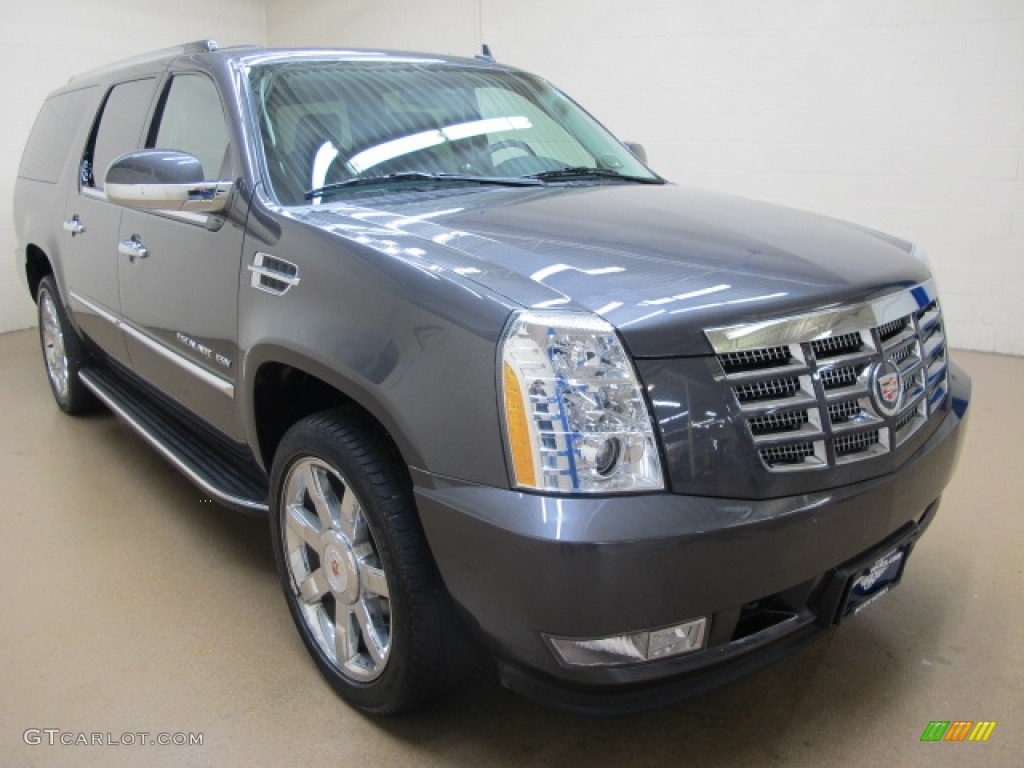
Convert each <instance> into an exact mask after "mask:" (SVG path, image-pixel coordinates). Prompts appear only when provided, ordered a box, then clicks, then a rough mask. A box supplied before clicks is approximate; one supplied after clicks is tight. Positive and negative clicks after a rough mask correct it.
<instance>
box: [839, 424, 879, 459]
mask: <svg viewBox="0 0 1024 768" xmlns="http://www.w3.org/2000/svg"><path fill="white" fill-rule="evenodd" d="M878 442H879V435H878V430H877V429H876V430H874V431H872V432H858V433H856V434H854V435H840V436H839V437H837V438H835V441H834V445H835V451H836V456H847V455H849V454H851V453H860V452H862V451H866V450H867V449H868V448H870V447H871V446H873V445H877V444H878Z"/></svg>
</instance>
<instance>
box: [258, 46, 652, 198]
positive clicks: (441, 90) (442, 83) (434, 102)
mask: <svg viewBox="0 0 1024 768" xmlns="http://www.w3.org/2000/svg"><path fill="white" fill-rule="evenodd" d="M249 78H250V86H251V88H252V94H253V102H254V103H255V105H256V112H257V119H258V122H259V127H260V133H261V134H262V139H263V148H264V152H265V153H266V163H267V169H268V171H269V173H270V184H271V187H272V189H273V192H274V194H275V196H276V197H277V199H278V201H279V202H281V203H282V204H284V205H307V204H309V202H310V200H311V201H312V203H313V204H318V203H320V202H321V200H322V198H321V195H320V194H317V191H318V190H321V189H322V188H324V187H330V186H331V185H338V184H339V182H345V181H348V180H350V179H357V178H369V177H387V176H392V175H395V176H394V178H395V179H401V178H403V177H402V174H410V173H415V174H431V175H436V174H446V175H452V176H454V177H456V178H464V177H467V176H472V177H486V178H487V179H490V180H491V181H498V180H500V179H511V178H520V177H524V176H531V175H534V174H543V173H544V172H546V171H557V170H560V169H563V168H574V169H581V168H593V169H599V170H602V171H606V172H609V173H607V174H605V175H603V176H594V177H592V180H594V181H599V180H602V179H607V178H608V177H614V176H616V175H618V174H621V175H622V176H623V177H634V178H636V179H637V180H644V181H651V180H657V179H658V177H657V176H655V175H653V174H652V173H651V172H650V171H649V170H647V168H645V167H644V166H643V164H641V163H640V161H638V160H637V159H636V158H635V157H634V156H633V155H632V154H631V153H630V152H629V151H628V150H627V149H626V148H625V147H623V146H622V145H621V144H620V143H619V142H618V141H617V140H616V139H615V138H614V137H613V136H611V134H609V133H608V132H607V131H606V130H605V129H604V128H603V127H601V125H600V124H598V123H597V122H596V121H595V120H594V119H593V118H592V117H590V116H589V115H588V114H587V113H586V112H584V111H583V110H582V109H580V108H579V107H578V106H577V105H576V104H575V103H574V102H573V101H572V100H571V99H569V98H568V97H566V96H565V95H564V94H562V93H560V92H559V91H557V90H555V89H554V88H552V87H551V86H550V85H548V84H547V83H545V82H544V81H543V80H541V79H539V78H536V77H533V76H532V75H528V74H525V73H521V72H505V71H501V70H492V69H486V68H478V67H473V66H461V65H454V64H447V63H444V62H423V61H415V62H405V61H387V62H362V61H323V60H321V61H304V62H295V61H292V62H287V63H271V64H261V65H256V66H254V67H253V68H252V69H251V71H250V74H249ZM405 178H406V179H408V178H409V177H408V176H406V177H405ZM359 188H365V187H361V185H359V184H354V185H342V186H341V187H336V188H335V189H334V190H333V191H335V192H340V191H342V190H345V191H346V192H352V191H355V190H357V189H359ZM311 192H312V193H313V194H309V193H311ZM306 197H308V198H309V200H307V199H304V198H306Z"/></svg>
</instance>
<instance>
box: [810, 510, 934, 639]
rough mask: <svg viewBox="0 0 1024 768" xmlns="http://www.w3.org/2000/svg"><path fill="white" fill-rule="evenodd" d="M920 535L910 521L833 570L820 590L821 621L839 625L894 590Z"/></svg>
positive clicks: (819, 609) (818, 604) (827, 625)
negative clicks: (855, 558)
mask: <svg viewBox="0 0 1024 768" xmlns="http://www.w3.org/2000/svg"><path fill="white" fill-rule="evenodd" d="M920 535H921V529H920V528H919V527H918V526H917V525H914V524H910V525H908V526H906V527H905V528H904V529H902V530H901V531H900V532H899V533H897V534H895V535H893V536H891V537H890V538H889V539H888V541H886V542H883V544H881V545H879V546H878V547H876V548H875V549H873V550H872V551H871V552H870V553H868V554H865V555H862V556H861V557H860V558H858V559H857V560H853V561H850V562H848V563H846V564H845V565H842V566H840V567H838V568H837V569H836V570H835V571H833V572H832V574H831V575H830V576H829V577H828V578H827V580H826V581H825V584H824V586H823V587H822V590H821V592H820V593H819V598H818V601H817V606H818V607H817V612H818V621H817V623H818V624H819V625H820V626H824V627H831V626H835V625H836V624H839V623H840V622H841V621H843V619H845V618H847V617H849V616H853V615H855V614H857V613H860V612H861V611H862V610H864V609H865V608H867V607H868V606H869V605H872V604H873V603H875V602H876V601H878V600H880V599H881V598H882V597H883V596H884V595H886V594H888V593H889V592H890V591H892V590H893V589H894V588H895V587H896V586H897V585H898V584H899V583H900V580H901V579H902V578H903V572H904V570H905V569H906V565H907V558H908V557H910V553H911V551H912V550H913V548H914V544H915V543H916V541H917V539H918V537H919V536H920Z"/></svg>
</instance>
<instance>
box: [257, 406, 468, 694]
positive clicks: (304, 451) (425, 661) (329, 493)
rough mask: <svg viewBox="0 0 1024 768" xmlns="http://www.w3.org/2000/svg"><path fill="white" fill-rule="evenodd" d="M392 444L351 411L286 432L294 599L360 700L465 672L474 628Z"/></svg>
mask: <svg viewBox="0 0 1024 768" xmlns="http://www.w3.org/2000/svg"><path fill="white" fill-rule="evenodd" d="M394 453H395V452H394V451H393V450H392V449H391V448H390V445H389V444H388V443H386V442H385V441H384V440H383V439H381V438H380V437H379V436H378V435H377V434H376V433H375V432H374V431H373V430H372V428H370V427H369V426H368V425H363V424H360V423H359V421H358V420H356V419H354V418H353V417H351V416H347V415H346V414H345V413H344V412H343V411H327V412H323V413H319V414H315V415H313V416H310V417H308V418H306V419H303V420H302V421H300V422H298V423H297V424H295V425H294V426H293V427H292V428H291V429H290V430H289V431H288V432H287V433H286V434H285V436H284V438H283V440H282V441H281V444H280V446H279V448H278V450H277V452H276V455H275V458H274V467H273V472H272V475H271V488H272V492H273V507H272V521H271V537H272V541H273V547H274V555H275V557H276V559H277V566H278V572H279V574H280V578H281V584H282V587H283V589H284V594H285V599H286V600H287V602H288V608H289V610H290V611H291V614H292V618H293V619H294V621H295V625H296V627H297V628H298V630H299V634H300V635H301V636H302V640H303V642H304V643H305V644H306V648H307V649H308V651H309V653H310V654H311V655H312V656H313V659H314V660H315V661H316V664H317V666H318V667H319V668H320V671H321V672H322V673H323V675H324V676H325V677H326V678H327V680H328V681H329V682H330V683H331V685H332V686H333V687H334V688H335V689H336V690H337V691H338V692H339V693H340V694H341V696H342V697H343V698H344V699H345V700H346V701H348V702H349V703H350V704H352V705H353V706H355V707H356V708H358V709H360V710H362V711H364V712H368V713H372V714H394V713H398V712H404V711H409V710H412V709H416V708H418V707H420V706H422V705H424V704H426V703H427V702H429V701H430V700H432V699H434V698H435V697H437V696H438V695H439V694H441V693H443V692H444V691H445V690H447V689H448V688H450V687H451V686H452V685H454V684H455V683H456V682H457V681H458V679H459V678H460V676H461V661H462V659H463V658H465V654H464V653H462V649H461V647H460V645H461V642H462V629H461V627H460V626H459V625H458V619H457V618H456V617H455V615H454V611H453V609H452V606H451V603H450V598H449V597H448V595H447V593H446V591H445V589H444V586H443V584H442V583H441V579H440V575H439V574H438V572H437V568H436V566H435V565H434V562H433V559H432V558H431V555H430V552H429V549H428V548H427V543H426V539H425V537H424V535H423V530H422V528H421V526H420V524H419V518H418V517H417V514H416V509H415V504H414V502H413V498H412V494H411V490H410V488H409V483H408V481H407V479H406V478H405V475H404V472H403V471H402V468H401V465H400V464H399V461H398V459H397V457H396V456H395V455H394Z"/></svg>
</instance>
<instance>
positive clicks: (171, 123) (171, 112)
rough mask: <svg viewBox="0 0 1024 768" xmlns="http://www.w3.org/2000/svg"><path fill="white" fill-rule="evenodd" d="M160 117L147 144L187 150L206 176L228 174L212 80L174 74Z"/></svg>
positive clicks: (221, 114)
mask: <svg viewBox="0 0 1024 768" xmlns="http://www.w3.org/2000/svg"><path fill="white" fill-rule="evenodd" d="M159 120H160V122H159V125H157V126H156V134H155V136H153V135H152V131H151V136H152V138H151V140H150V141H149V142H148V146H150V147H155V148H157V149H175V150H178V151H179V152H188V153H189V154H190V155H193V156H194V157H196V158H198V159H199V162H200V163H202V166H203V173H204V174H205V176H206V178H207V179H215V178H222V177H223V176H225V175H228V174H229V172H230V163H229V157H228V131H227V126H226V125H225V124H224V111H223V108H222V107H221V100H220V96H219V95H218V93H217V88H216V86H215V85H214V84H213V81H212V80H210V79H209V78H208V77H205V76H204V75H192V74H188V75H175V76H174V79H173V80H171V83H170V86H169V87H168V90H167V91H166V94H165V96H164V102H163V106H162V108H161V109H160V110H159Z"/></svg>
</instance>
